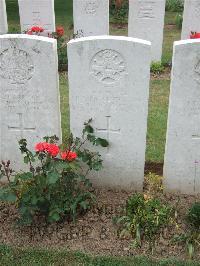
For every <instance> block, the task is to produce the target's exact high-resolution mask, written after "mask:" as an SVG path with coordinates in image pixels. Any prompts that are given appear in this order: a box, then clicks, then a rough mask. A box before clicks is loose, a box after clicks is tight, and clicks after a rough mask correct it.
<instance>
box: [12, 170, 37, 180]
mask: <svg viewBox="0 0 200 266" xmlns="http://www.w3.org/2000/svg"><path fill="white" fill-rule="evenodd" d="M16 177H17V179H21V180H27V179H31V178H33V175H32V173H30V172H27V173H23V174H18V175H17V176H16Z"/></svg>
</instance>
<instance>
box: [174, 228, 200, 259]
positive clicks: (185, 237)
mask: <svg viewBox="0 0 200 266" xmlns="http://www.w3.org/2000/svg"><path fill="white" fill-rule="evenodd" d="M174 241H175V242H179V243H183V244H185V247H186V250H187V253H188V256H189V259H192V258H193V256H194V254H195V249H196V248H197V247H198V246H199V247H200V232H198V231H193V230H189V231H188V232H187V233H185V234H181V235H178V236H174Z"/></svg>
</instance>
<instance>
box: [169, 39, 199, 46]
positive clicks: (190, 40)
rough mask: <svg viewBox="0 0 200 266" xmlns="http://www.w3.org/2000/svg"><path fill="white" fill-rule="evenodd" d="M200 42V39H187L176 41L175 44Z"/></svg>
mask: <svg viewBox="0 0 200 266" xmlns="http://www.w3.org/2000/svg"><path fill="white" fill-rule="evenodd" d="M196 43H197V44H200V39H186V40H181V41H175V42H174V46H175V47H177V46H181V45H190V44H196Z"/></svg>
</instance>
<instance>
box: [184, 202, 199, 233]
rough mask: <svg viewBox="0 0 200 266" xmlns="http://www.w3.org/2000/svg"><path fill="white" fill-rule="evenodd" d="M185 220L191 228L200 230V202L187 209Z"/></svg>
mask: <svg viewBox="0 0 200 266" xmlns="http://www.w3.org/2000/svg"><path fill="white" fill-rule="evenodd" d="M187 220H188V222H189V223H190V225H191V226H192V227H194V228H195V229H197V230H200V202H196V203H194V204H193V205H192V207H191V208H190V209H189V212H188V215H187Z"/></svg>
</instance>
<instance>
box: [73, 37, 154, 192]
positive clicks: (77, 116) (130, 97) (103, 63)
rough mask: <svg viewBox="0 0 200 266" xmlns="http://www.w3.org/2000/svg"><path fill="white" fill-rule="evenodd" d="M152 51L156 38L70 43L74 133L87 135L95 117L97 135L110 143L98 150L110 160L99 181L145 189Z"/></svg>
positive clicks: (103, 38)
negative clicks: (85, 129)
mask: <svg viewBox="0 0 200 266" xmlns="http://www.w3.org/2000/svg"><path fill="white" fill-rule="evenodd" d="M150 54H151V49H150V42H147V41H142V40H139V39H133V38H128V37H114V36H112V37H111V36H100V37H86V38H80V39H76V40H72V41H70V42H69V44H68V60H69V88H70V127H71V131H72V133H73V134H74V135H75V136H81V132H82V129H83V124H84V122H85V121H88V120H89V119H90V118H92V119H93V122H92V126H93V128H94V129H95V132H96V135H97V136H98V137H101V138H106V139H107V140H108V141H109V143H110V146H109V147H108V148H106V149H99V148H98V149H97V150H100V153H101V154H102V155H103V160H104V162H103V164H104V169H103V170H102V171H101V172H100V173H99V175H98V176H97V175H96V176H95V178H94V183H95V184H97V185H100V186H101V185H106V186H110V187H121V188H128V189H135V190H142V185H143V177H144V162H145V147H146V130H147V113H148V95H149V72H150V56H151V55H150Z"/></svg>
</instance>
